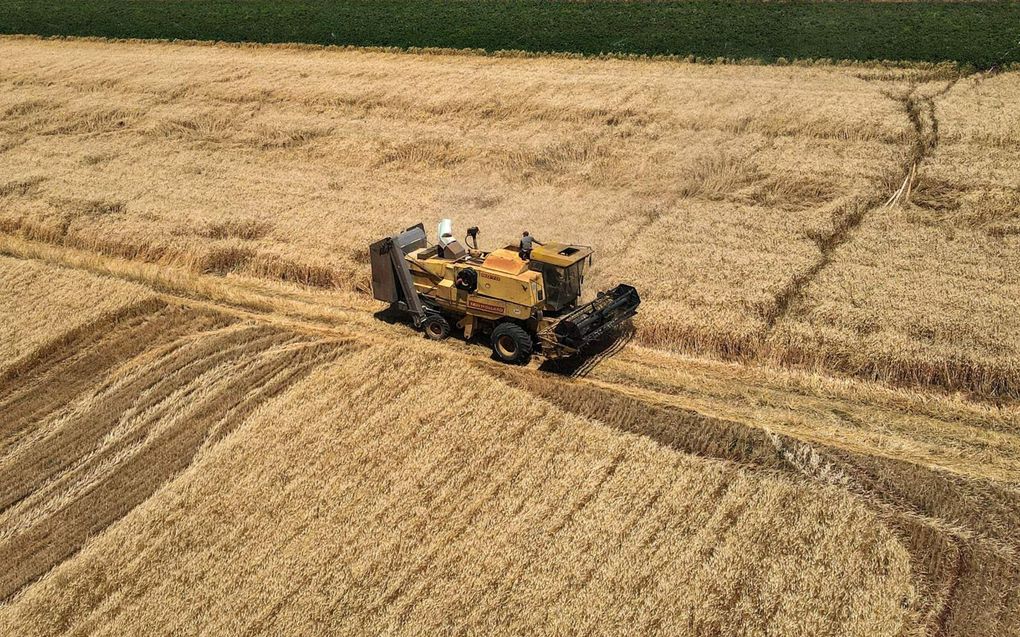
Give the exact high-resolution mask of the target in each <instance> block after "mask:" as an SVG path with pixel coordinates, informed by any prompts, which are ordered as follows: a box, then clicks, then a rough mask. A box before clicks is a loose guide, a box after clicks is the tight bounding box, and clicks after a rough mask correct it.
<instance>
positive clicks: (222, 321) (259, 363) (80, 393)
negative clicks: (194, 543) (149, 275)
mask: <svg viewBox="0 0 1020 637" xmlns="http://www.w3.org/2000/svg"><path fill="white" fill-rule="evenodd" d="M104 329H105V331H100V332H99V333H91V334H90V333H88V332H82V333H81V334H79V335H78V337H77V338H74V339H70V340H68V341H67V342H66V343H65V344H64V345H63V347H62V348H59V349H55V350H53V351H51V352H50V353H49V355H47V356H42V357H39V358H38V359H37V360H36V362H35V363H34V364H33V365H31V366H29V367H28V368H26V369H24V370H22V372H21V373H20V374H18V375H17V376H14V377H13V378H11V379H10V381H9V382H8V383H5V385H4V387H3V389H2V392H3V393H2V394H0V408H2V407H7V408H9V409H10V411H9V412H6V413H11V414H13V416H14V418H13V419H12V422H15V423H16V427H12V428H9V429H8V428H5V433H8V434H11V435H12V436H15V435H16V436H18V437H20V440H17V441H14V440H11V439H10V436H9V437H8V438H9V440H8V442H9V443H10V444H8V448H7V452H6V453H5V455H3V456H2V457H0V485H2V486H0V563H2V564H6V565H11V568H9V569H8V570H6V571H5V572H3V573H0V602H2V601H4V600H9V599H11V598H12V597H13V596H14V595H16V594H17V593H18V591H20V590H22V589H23V588H24V587H26V586H28V585H30V584H31V583H32V582H34V581H35V580H36V579H38V578H39V577H41V576H42V575H44V574H45V573H46V572H48V571H49V570H50V569H52V568H53V567H54V566H56V565H57V564H59V563H60V562H62V561H64V560H66V559H67V558H69V557H71V556H73V555H74V554H75V553H76V552H77V551H78V550H80V549H81V547H82V546H83V545H84V543H85V542H86V541H87V540H88V538H90V537H92V536H94V535H97V534H99V533H101V532H103V530H105V529H106V528H107V527H108V526H109V525H111V524H113V523H114V522H116V521H117V520H119V519H120V518H122V517H123V516H124V515H126V514H127V513H128V512H129V511H131V510H132V509H133V508H135V507H136V506H138V505H139V504H141V503H142V502H144V501H145V500H146V499H148V498H149V497H150V496H151V495H152V494H153V493H154V492H155V491H156V490H157V489H159V488H160V486H161V485H163V484H164V483H165V482H167V481H168V480H170V479H172V478H173V477H174V476H175V475H177V474H178V473H180V472H181V471H183V470H184V469H185V468H187V467H188V466H189V465H190V464H191V463H192V461H193V460H194V458H195V457H196V454H198V453H199V451H200V450H202V449H203V448H205V447H206V446H208V445H211V444H216V442H218V441H219V440H222V439H223V438H224V437H226V436H227V435H229V434H230V433H231V432H232V431H233V430H234V429H235V428H236V427H238V426H239V425H240V424H241V423H242V422H244V421H245V419H246V418H247V417H248V415H249V414H250V413H252V411H253V410H254V409H256V408H257V407H258V406H259V405H261V404H262V403H264V402H265V401H267V400H269V399H271V398H272V397H274V396H276V395H278V394H279V393H280V392H282V391H283V390H285V389H286V388H288V387H289V386H291V385H292V384H293V383H295V382H297V381H299V380H301V379H302V378H304V377H305V376H307V375H308V374H309V373H310V372H311V371H312V370H313V369H314V368H315V367H316V366H318V365H319V364H321V363H323V362H326V361H328V360H332V359H335V358H336V357H337V356H341V355H343V354H344V352H345V351H348V350H349V347H348V345H349V344H347V345H345V344H343V343H342V342H340V341H336V340H333V341H330V340H324V339H321V338H314V337H308V336H303V335H299V334H295V333H293V332H289V331H286V330H280V329H277V328H274V327H272V326H267V325H258V324H251V323H243V322H239V321H235V320H233V319H230V318H225V317H223V316H217V315H215V314H208V313H202V312H195V311H193V310H187V309H183V308H180V307H173V306H164V307H162V308H160V309H158V310H156V311H155V312H153V313H152V314H150V315H145V316H142V317H136V318H135V319H132V320H129V321H126V322H122V323H120V324H110V325H106V326H104ZM118 347H121V349H118ZM90 348H92V349H94V350H96V351H94V352H93V351H91V350H90ZM96 362H101V363H103V364H101V365H97V366H96V367H90V364H92V363H96ZM65 385H66V388H65V387H64V386H65ZM51 387H52V388H53V389H55V390H56V391H54V392H52V393H50V392H48V391H47V390H48V389H50V388H51ZM5 423H6V421H5Z"/></svg>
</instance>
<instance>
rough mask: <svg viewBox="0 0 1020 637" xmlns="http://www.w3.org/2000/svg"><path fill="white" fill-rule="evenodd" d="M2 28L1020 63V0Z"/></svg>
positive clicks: (298, 4)
mask: <svg viewBox="0 0 1020 637" xmlns="http://www.w3.org/2000/svg"><path fill="white" fill-rule="evenodd" d="M0 34H7V35H15V34H27V35H39V36H85V37H87V36H96V37H102V38H110V39H142V40H200V41H218V42H231V43H241V42H250V43H260V44H284V43H301V44H312V45H321V46H328V45H337V46H355V47H361V48H365V47H379V48H385V49H395V50H405V51H417V50H449V49H452V50H469V51H472V52H474V53H479V52H482V53H486V54H493V53H502V54H509V53H513V54H518V55H520V54H543V55H550V54H553V55H555V54H564V55H583V56H596V57H604V56H619V57H631V56H638V57H646V56H647V57H656V58H662V57H666V58H679V59H685V60H687V61H698V62H705V61H727V62H734V61H737V62H740V61H753V62H759V63H778V64H783V63H789V62H793V61H804V60H820V61H826V62H831V61H874V62H883V63H889V62H890V61H892V62H915V63H940V62H952V63H955V64H957V65H961V66H973V67H975V68H978V69H989V68H998V67H1002V66H1005V65H1009V64H1012V63H1018V62H1020V3H1018V2H987V3H980V4H971V3H967V4H956V3H953V4H946V3H928V2H914V3H878V4H874V3H867V2H832V1H823V2H800V1H797V2H776V3H766V2H755V1H740V2H737V1H712V0H689V1H686V2H614V1H606V0H595V1H589V2H575V1H564V0H286V1H283V0H51V1H49V2H45V3H42V2H38V1H37V0H0Z"/></svg>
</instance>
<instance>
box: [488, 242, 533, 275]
mask: <svg viewBox="0 0 1020 637" xmlns="http://www.w3.org/2000/svg"><path fill="white" fill-rule="evenodd" d="M482 266H483V267H486V268H489V269H491V270H497V271H499V272H505V273H507V274H520V273H522V272H524V271H526V270H527V269H528V264H527V263H525V262H524V260H522V259H521V257H520V256H518V255H517V253H516V252H514V251H513V250H507V249H504V248H500V249H499V250H493V251H492V252H490V253H489V256H487V257H485V261H484V262H483V263H482Z"/></svg>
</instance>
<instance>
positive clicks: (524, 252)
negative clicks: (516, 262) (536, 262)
mask: <svg viewBox="0 0 1020 637" xmlns="http://www.w3.org/2000/svg"><path fill="white" fill-rule="evenodd" d="M534 243H537V244H538V245H542V242H541V241H539V240H538V239H536V238H535V237H533V236H531V235H530V234H528V231H527V230H525V231H524V234H522V235H521V249H520V251H519V252H518V253H517V254H518V256H519V257H521V260H523V261H530V260H531V248H532V247H533V246H532V244H534Z"/></svg>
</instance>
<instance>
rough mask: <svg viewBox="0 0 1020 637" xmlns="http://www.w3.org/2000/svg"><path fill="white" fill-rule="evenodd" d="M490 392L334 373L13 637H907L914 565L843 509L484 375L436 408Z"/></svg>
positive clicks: (149, 505) (391, 359)
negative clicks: (58, 633) (546, 634)
mask: <svg viewBox="0 0 1020 637" xmlns="http://www.w3.org/2000/svg"><path fill="white" fill-rule="evenodd" d="M408 370H415V373H408ZM472 374H476V372H473V371H472V370H471V369H470V367H469V366H468V365H466V364H465V363H463V362H458V361H456V360H455V359H452V358H450V357H447V356H438V357H437V356H436V352H435V351H432V350H431V349H429V350H424V349H421V348H420V347H419V348H410V351H409V348H408V347H407V346H406V345H403V344H402V345H399V346H375V347H371V348H368V349H365V350H361V351H358V352H354V353H352V354H347V355H345V356H343V357H342V358H341V359H340V360H339V361H338V362H336V363H335V364H327V365H323V366H319V367H318V368H317V369H316V371H314V372H312V374H311V375H310V376H308V377H307V378H306V379H305V380H303V381H301V382H299V383H297V384H295V385H293V386H291V387H290V389H288V390H287V391H286V392H285V393H284V394H282V395H280V396H279V397H278V398H277V399H274V400H272V401H270V402H268V403H265V404H263V405H262V406H261V407H259V408H258V409H257V410H256V412H255V413H254V414H253V415H252V416H251V417H250V419H248V420H247V421H246V422H244V424H241V425H240V426H239V427H238V428H236V429H235V430H234V433H233V434H232V435H230V436H229V437H228V438H227V439H226V440H224V441H223V442H222V443H221V444H218V445H215V446H211V447H210V448H208V449H206V451H205V452H204V453H203V454H202V456H201V457H200V458H199V459H198V460H197V461H196V462H195V463H194V464H192V465H191V466H190V468H188V469H187V470H186V471H185V472H184V474H183V475H181V477H179V478H178V479H176V480H174V481H173V482H170V483H169V484H168V485H166V486H165V487H164V488H163V489H161V490H160V491H159V492H157V493H156V494H155V495H154V496H153V497H152V498H150V499H148V500H147V501H145V502H144V503H142V504H141V505H140V506H138V508H137V509H135V510H134V511H133V512H131V513H130V514H128V515H127V516H126V517H125V518H123V519H122V520H121V521H120V522H118V523H116V524H115V525H113V526H112V527H110V528H109V529H108V530H107V531H106V532H105V533H104V534H103V535H102V536H100V537H99V538H97V539H96V541H94V542H91V543H90V544H88V545H87V546H86V547H85V548H84V550H83V551H82V552H81V553H80V554H79V555H76V556H75V557H73V558H72V559H70V560H68V561H66V562H64V563H63V564H61V565H60V566H58V567H57V568H56V569H55V570H54V571H52V572H51V573H50V574H49V575H47V576H46V577H44V578H43V579H42V580H41V581H39V582H38V583H37V584H35V585H34V586H31V587H30V588H28V589H27V590H26V591H25V592H24V593H23V594H22V595H21V596H19V597H18V598H16V599H15V600H14V601H13V602H12V603H10V604H8V605H7V606H5V607H0V626H2V627H5V628H7V629H10V628H12V627H15V626H16V627H18V628H19V632H21V634H25V635H36V634H50V633H51V632H53V631H54V630H55V629H58V627H59V629H61V630H71V631H72V632H73V631H75V630H85V631H88V632H90V633H92V634H140V633H144V632H146V631H150V630H151V629H152V628H153V627H156V626H158V627H159V630H161V631H168V632H176V631H179V630H187V629H188V628H189V627H192V628H193V627H195V626H196V625H201V626H202V627H203V629H204V630H209V631H212V632H231V633H233V632H245V631H252V632H256V633H262V634H347V633H350V634H373V633H396V634H421V633H423V632H426V633H431V632H437V631H443V630H446V629H449V628H450V627H452V626H458V627H459V628H460V629H461V630H474V631H480V632H485V633H489V634H520V633H522V632H531V631H535V630H540V631H552V632H558V631H569V632H574V631H594V632H596V633H604V634H610V633H611V634H621V633H629V634H649V633H650V632H658V633H663V634H690V635H703V634H721V635H729V634H734V635H735V634H747V632H764V631H768V632H770V633H771V632H775V633H780V634H788V635H815V634H832V633H839V634H848V635H877V634H890V635H892V634H896V633H897V632H898V631H899V630H900V629H902V628H903V627H904V622H909V621H910V620H911V619H912V618H911V608H912V607H913V603H914V593H913V584H912V581H911V576H910V566H909V556H908V554H907V553H906V551H905V550H904V548H903V547H902V546H901V545H900V543H899V542H898V541H897V539H896V538H895V537H894V536H893V535H892V534H891V533H890V532H889V530H888V529H886V528H885V526H884V525H883V524H882V523H881V522H880V521H879V520H878V519H877V518H876V517H875V516H874V514H872V513H871V512H869V511H868V510H867V509H866V508H865V507H864V506H863V505H862V504H861V503H859V502H857V501H856V500H854V499H853V498H851V497H849V496H847V495H846V494H845V493H842V492H840V490H839V489H837V488H834V487H818V486H813V487H811V486H809V485H807V484H806V483H804V482H802V481H798V480H791V479H788V478H784V477H781V476H776V475H771V474H768V473H757V472H755V471H753V470H751V469H747V468H740V467H739V466H737V465H734V464H730V463H722V462H718V461H712V460H706V459H697V458H694V457H690V456H685V455H683V454H678V453H676V452H673V451H670V450H667V449H664V448H661V447H659V446H658V445H655V444H653V443H651V442H649V441H647V440H643V439H641V438H640V437H637V436H632V435H626V434H622V433H620V432H616V431H614V430H612V429H610V428H606V427H604V426H602V425H600V424H599V423H598V422H596V421H591V420H588V419H583V418H579V417H576V416H571V415H568V414H566V413H564V412H562V411H560V410H558V409H556V408H555V407H553V406H551V405H549V404H548V403H545V402H544V401H541V400H535V399H534V398H532V397H530V396H528V395H527V394H526V393H524V392H522V391H520V390H517V389H512V388H510V387H508V386H506V385H504V384H503V383H501V382H499V381H497V380H494V379H492V378H487V377H485V376H481V377H478V382H474V383H470V384H467V385H465V386H464V391H462V392H460V393H459V394H457V395H456V396H455V397H451V398H450V399H449V400H443V399H441V398H438V397H437V393H436V391H435V388H436V385H437V384H438V383H445V382H447V381H448V379H449V378H464V377H467V376H469V375H472ZM327 387H328V388H330V390H329V391H323V390H324V388H327ZM469 406H470V407H469Z"/></svg>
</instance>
